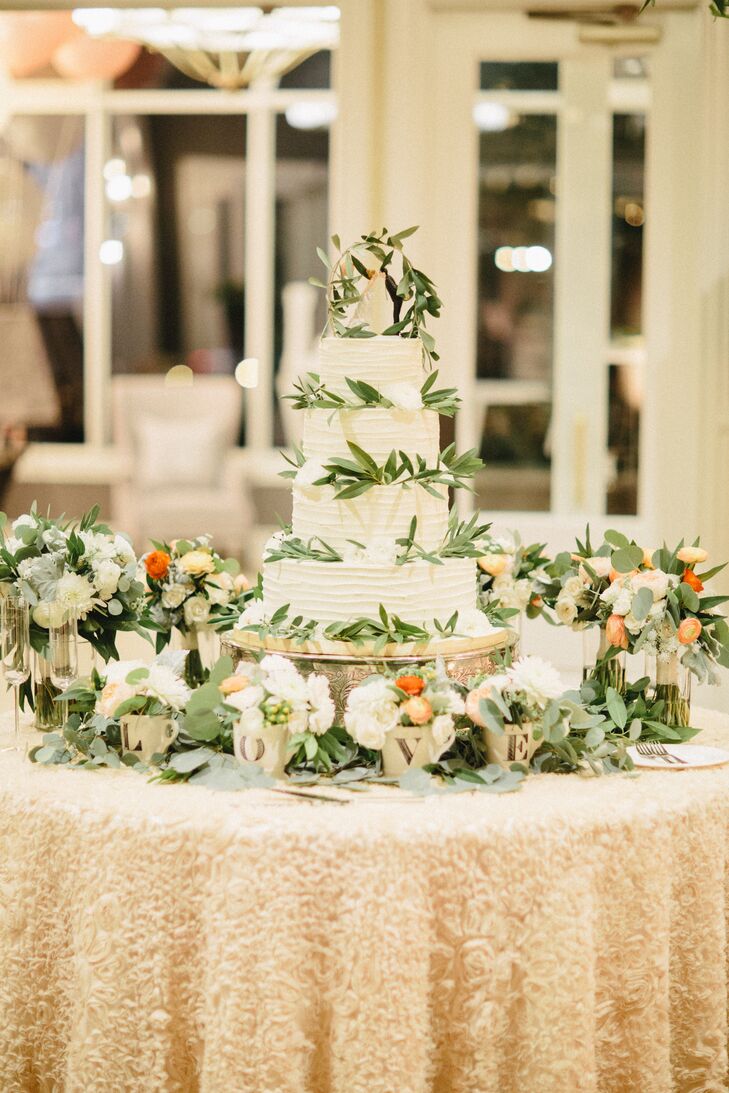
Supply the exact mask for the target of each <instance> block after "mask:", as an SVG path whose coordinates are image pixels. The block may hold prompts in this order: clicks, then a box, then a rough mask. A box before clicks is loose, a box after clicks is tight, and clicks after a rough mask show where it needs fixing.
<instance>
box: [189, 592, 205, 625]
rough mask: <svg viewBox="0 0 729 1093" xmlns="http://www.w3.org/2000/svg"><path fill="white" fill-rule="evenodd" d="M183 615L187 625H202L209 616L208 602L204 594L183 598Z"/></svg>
mask: <svg viewBox="0 0 729 1093" xmlns="http://www.w3.org/2000/svg"><path fill="white" fill-rule="evenodd" d="M184 616H185V623H186V624H187V626H191V627H192V626H203V625H204V624H205V623H206V622H207V621H208V619H209V618H210V604H209V603H208V601H207V599H206V598H205V596H190V598H189V600H185V607H184Z"/></svg>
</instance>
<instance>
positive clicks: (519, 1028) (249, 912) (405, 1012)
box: [0, 713, 729, 1093]
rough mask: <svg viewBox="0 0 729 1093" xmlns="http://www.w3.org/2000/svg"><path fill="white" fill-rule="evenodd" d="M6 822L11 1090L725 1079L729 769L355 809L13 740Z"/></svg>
mask: <svg viewBox="0 0 729 1093" xmlns="http://www.w3.org/2000/svg"><path fill="white" fill-rule="evenodd" d="M701 718H702V722H703V724H704V725H705V726H706V731H705V733H704V734H703V735H702V742H711V743H722V742H723V743H725V744H727V745H729V718H726V717H724V716H722V715H718V714H709V713H703V714H702V715H701ZM383 795H387V799H385V800H383ZM0 816H1V817H2V821H1V823H0V1089H2V1091H3V1093H26V1091H28V1090H31V1089H38V1090H64V1091H65V1093H137V1091H139V1093H152V1091H155V1093H156V1091H164V1093H168V1091H170V1093H171V1091H180V1093H192V1091H195V1090H201V1091H205V1093H304V1091H310V1093H425V1091H431V1090H434V1091H438V1093H461V1091H463V1093H466V1091H469V1093H578V1091H583V1090H584V1091H593V1090H594V1091H598V1090H599V1091H610V1093H631V1091H635V1093H671V1091H676V1093H689V1091H691V1093H698V1091H705V1093H708V1091H720V1090H721V1091H725V1090H726V1089H727V982H728V980H727V920H728V918H727V916H728V912H727V877H728V876H729V869H728V866H729V838H728V835H729V767H724V768H714V769H711V770H705V771H696V772H689V771H679V772H673V771H670V772H668V771H667V772H666V773H662V772H653V771H650V772H645V773H643V774H641V775H640V776H637V777H636V776H624V775H620V776H615V777H604V778H601V779H595V778H581V777H577V776H558V775H540V776H535V777H532V778H530V779H529V781H528V784H526V785H525V786H524V788H523V789H522V790H521V791H519V792H517V793H512V794H506V795H501V796H498V795H489V794H476V793H474V794H458V795H452V796H447V797H424V798H413V797H409V796H408V795H406V794H404V793H402V792H401V791H398V790H393V791H392V793H389V794H388V793H387V791H386V790H384V789H375V790H373V791H372V793H371V794H368V796H367V797H366V798H364V799H356V800H355V801H353V802H352V803H351V804H348V805H346V806H340V805H336V804H312V803H307V802H297V801H295V800H294V799H292V798H288V797H281V796H279V797H277V796H275V795H274V794H271V793H269V792H268V791H264V790H251V791H248V792H242V793H238V794H233V793H225V792H217V793H216V792H212V791H210V790H207V789H205V788H202V787H191V786H162V785H159V784H148V783H147V782H146V780H145V779H144V778H143V777H141V776H139V775H137V774H135V773H133V772H131V771H126V770H124V771H118V772H117V771H113V772H109V771H99V772H90V771H83V770H79V771H71V770H63V769H59V768H50V769H49V768H41V767H34V766H32V765H31V764H30V763H28V762H27V761H26V760H24V759H23V758H21V756H20V755H18V754H16V753H3V754H2V755H0Z"/></svg>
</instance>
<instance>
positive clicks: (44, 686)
mask: <svg viewBox="0 0 729 1093" xmlns="http://www.w3.org/2000/svg"><path fill="white" fill-rule="evenodd" d="M60 693H61V692H60V690H59V689H58V687H56V685H55V684H54V683H53V681H52V680H51V677H50V676H49V675H42V676H40V677H39V678H38V679H37V680H36V684H35V726H36V728H37V729H57V728H59V727H60V726H61V725H62V724H63V709H62V707H61V706H60V704H59V703H58V702H56V701H55V699H56V697H57V696H58V695H59V694H60Z"/></svg>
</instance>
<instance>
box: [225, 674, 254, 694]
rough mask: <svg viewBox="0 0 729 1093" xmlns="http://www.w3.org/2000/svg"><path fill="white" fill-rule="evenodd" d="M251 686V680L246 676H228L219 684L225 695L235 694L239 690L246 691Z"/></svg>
mask: <svg viewBox="0 0 729 1093" xmlns="http://www.w3.org/2000/svg"><path fill="white" fill-rule="evenodd" d="M248 686H250V680H248V679H246V677H245V676H228V677H227V679H223V680H221V681H220V683H219V684H218V690H219V691H220V693H221V694H224V695H234V694H236V693H237V692H238V691H245V689H246V687H248Z"/></svg>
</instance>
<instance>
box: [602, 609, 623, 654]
mask: <svg viewBox="0 0 729 1093" xmlns="http://www.w3.org/2000/svg"><path fill="white" fill-rule="evenodd" d="M605 636H606V637H607V639H608V641H609V642H610V644H611V645H614V646H615V647H616V649H627V648H628V632H627V630H626V629H625V620H624V619H623V617H622V615H611V616H610V618H609V619H608V620H607V622H606V623H605Z"/></svg>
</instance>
